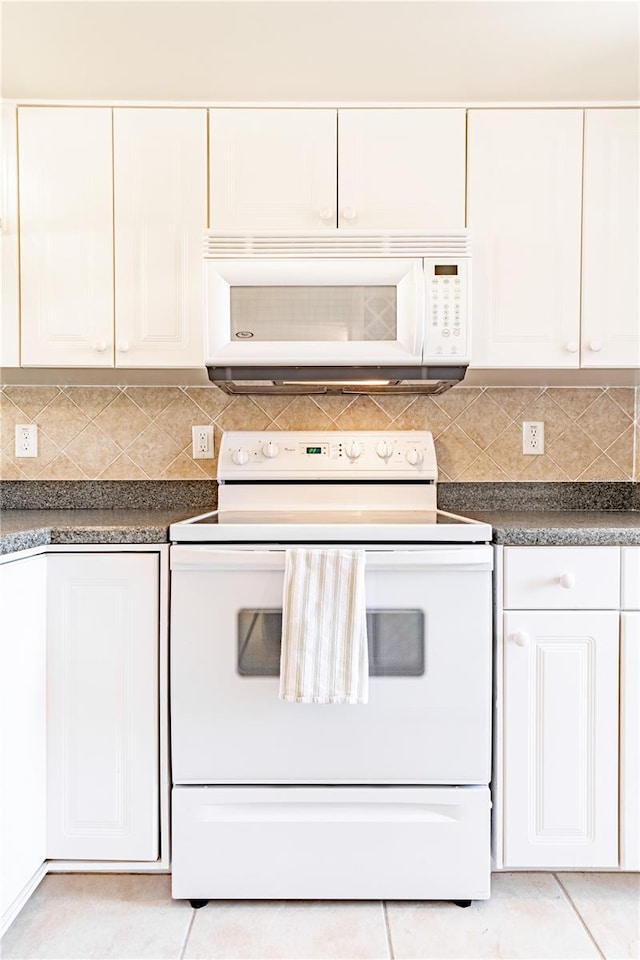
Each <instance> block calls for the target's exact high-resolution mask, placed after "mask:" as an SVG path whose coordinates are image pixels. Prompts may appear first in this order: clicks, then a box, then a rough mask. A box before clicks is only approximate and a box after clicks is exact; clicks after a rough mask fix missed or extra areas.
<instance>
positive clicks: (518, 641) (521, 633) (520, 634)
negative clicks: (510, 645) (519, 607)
mask: <svg viewBox="0 0 640 960" xmlns="http://www.w3.org/2000/svg"><path fill="white" fill-rule="evenodd" d="M509 639H511V640H513V642H514V643H515V645H516V647H527V646H528V645H529V634H528V633H526V631H525V630H516V632H515V633H512V634H511V637H510V638H509Z"/></svg>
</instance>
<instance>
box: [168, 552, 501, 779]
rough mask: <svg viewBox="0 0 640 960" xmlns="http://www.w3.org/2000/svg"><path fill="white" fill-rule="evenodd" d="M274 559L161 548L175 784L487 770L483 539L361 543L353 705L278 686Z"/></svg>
mask: <svg viewBox="0 0 640 960" xmlns="http://www.w3.org/2000/svg"><path fill="white" fill-rule="evenodd" d="M284 562H285V554H284V549H283V548H282V547H274V548H273V549H270V548H269V547H266V546H256V547H245V548H243V547H241V546H240V547H230V548H228V547H218V546H215V547H214V546H174V547H172V549H171V570H172V584H171V729H172V762H173V780H174V783H176V784H178V783H179V784H202V783H226V784H229V783H233V784H246V783H265V784H270V783H277V784H281V783H298V784H300V783H309V784H313V783H316V784H317V783H336V784H340V783H344V784H347V783H350V784H384V783H395V784H398V783H407V784H421V783H430V784H486V783H488V781H489V769H490V709H491V569H492V550H491V547H489V546H485V545H481V546H478V545H470V546H466V545H462V546H461V545H455V546H454V545H442V546H428V547H424V546H420V547H418V548H415V549H412V548H411V547H401V548H391V549H390V548H389V547H388V546H387V547H384V548H383V547H380V548H367V550H366V575H365V576H366V596H367V621H368V636H369V658H370V664H369V672H370V681H369V702H368V703H367V704H366V705H362V706H352V705H324V704H323V705H318V704H293V703H287V702H283V701H280V700H279V699H278V673H279V652H280V625H281V612H282V591H283V573H284Z"/></svg>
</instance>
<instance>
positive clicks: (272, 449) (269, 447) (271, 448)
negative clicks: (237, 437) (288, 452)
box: [262, 440, 280, 460]
mask: <svg viewBox="0 0 640 960" xmlns="http://www.w3.org/2000/svg"><path fill="white" fill-rule="evenodd" d="M262 453H263V454H264V456H265V457H267V458H268V459H269V460H273V458H274V457H277V456H278V454H279V453H280V447H279V446H278V444H277V443H274V442H273V440H269V442H268V443H265V444H263V445H262Z"/></svg>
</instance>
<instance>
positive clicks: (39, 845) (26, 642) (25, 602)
mask: <svg viewBox="0 0 640 960" xmlns="http://www.w3.org/2000/svg"><path fill="white" fill-rule="evenodd" d="M45 598H46V560H45V557H38V556H36V557H29V558H26V559H22V560H14V561H11V562H7V563H3V564H2V565H0V611H1V614H0V617H1V630H0V783H1V784H2V790H1V791H0V917H1V925H0V932H1V931H2V930H4V929H5V927H6V926H7V925H8V924H9V923H10V922H11V920H12V919H13V917H14V916H15V914H16V913H17V911H18V910H19V909H20V907H21V906H22V902H23V901H24V899H26V897H27V896H28V894H29V892H30V889H31V888H32V887H33V883H32V881H33V879H34V877H35V876H36V875H37V873H38V871H39V869H40V867H41V866H42V864H43V862H44V860H45V819H46V811H45V802H46V793H45V776H46V730H45V703H46V684H45V669H46V648H45V642H46V622H45Z"/></svg>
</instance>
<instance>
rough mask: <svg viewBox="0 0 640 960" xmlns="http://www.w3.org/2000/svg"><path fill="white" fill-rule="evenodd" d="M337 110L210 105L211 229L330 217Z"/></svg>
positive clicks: (325, 222)
mask: <svg viewBox="0 0 640 960" xmlns="http://www.w3.org/2000/svg"><path fill="white" fill-rule="evenodd" d="M336 138H337V129H336V111H335V110H298V109H292V110H271V109H259V110H234V109H220V110H212V111H211V116H210V155H211V161H210V162H211V168H210V169H211V180H210V189H211V201H210V202H211V211H210V225H211V228H212V229H214V230H246V231H248V232H250V231H253V230H318V229H322V227H335V224H336V193H337V185H336V152H337V139H336Z"/></svg>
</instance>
